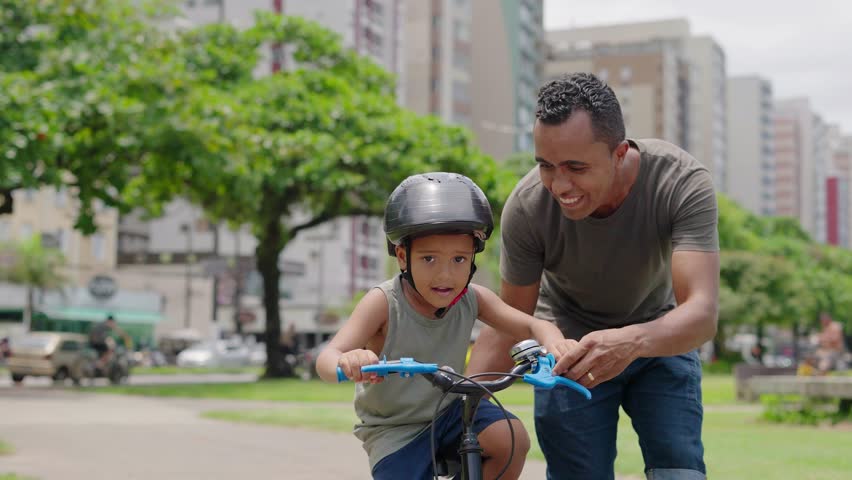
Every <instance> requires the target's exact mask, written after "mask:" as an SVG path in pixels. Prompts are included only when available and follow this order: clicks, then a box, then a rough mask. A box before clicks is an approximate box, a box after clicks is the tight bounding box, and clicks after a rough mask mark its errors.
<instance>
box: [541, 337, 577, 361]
mask: <svg viewBox="0 0 852 480" xmlns="http://www.w3.org/2000/svg"><path fill="white" fill-rule="evenodd" d="M577 345H579V342H577V341H576V340H571V339H570V338H563V339H562V340H558V341H556V342H549V343H546V344H545V345H544V348H545V349H546V350H547V353H552V354H553V356H554V357H555V358H556V361H557V362H558V361H559V359H560V358H562V356H563V355H565V354H567V353H569V352H570V351H572V350H574V349H575V348H576V347H577Z"/></svg>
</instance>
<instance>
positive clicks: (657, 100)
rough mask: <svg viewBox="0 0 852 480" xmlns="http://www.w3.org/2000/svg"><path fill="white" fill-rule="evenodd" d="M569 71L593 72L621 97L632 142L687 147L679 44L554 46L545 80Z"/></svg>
mask: <svg viewBox="0 0 852 480" xmlns="http://www.w3.org/2000/svg"><path fill="white" fill-rule="evenodd" d="M569 72H591V73H594V74H595V75H597V76H598V78H600V79H601V80H603V81H604V82H607V84H608V85H609V86H610V87H611V88H612V89H613V92H615V95H616V97H618V101H619V104H620V105H621V112H622V115H623V116H624V126H625V129H626V131H627V135H628V136H629V137H633V138H649V137H653V138H660V139H663V140H666V141H668V142H671V143H674V144H676V145H681V146H685V145H687V142H688V138H687V134H688V133H689V130H688V125H689V118H688V113H689V111H688V104H687V100H688V94H689V86H688V78H687V73H688V65H687V64H686V63H685V62H684V61H683V59H682V55H681V47H680V45H679V44H678V42H674V41H670V40H648V41H644V42H638V43H630V44H623V45H589V44H588V43H584V42H578V43H573V44H572V43H561V44H558V45H557V44H551V50H550V54H549V57H548V62H547V65H546V67H545V73H544V76H545V79H546V80H553V79H555V78H558V77H561V76H562V75H565V74H566V73H569Z"/></svg>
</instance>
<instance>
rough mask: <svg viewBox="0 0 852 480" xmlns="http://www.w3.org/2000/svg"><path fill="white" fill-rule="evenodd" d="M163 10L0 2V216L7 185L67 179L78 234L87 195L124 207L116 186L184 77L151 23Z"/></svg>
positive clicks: (7, 199)
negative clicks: (74, 201) (0, 24)
mask: <svg viewBox="0 0 852 480" xmlns="http://www.w3.org/2000/svg"><path fill="white" fill-rule="evenodd" d="M169 12H174V10H171V9H170V8H169V7H168V6H167V5H166V2H153V1H148V2H132V1H129V0H88V1H85V2H83V1H81V2H69V1H64V0H3V1H0V18H2V20H3V32H2V35H0V111H2V112H3V113H2V114H0V145H2V151H0V155H2V158H3V161H2V162H0V199H2V201H0V214H3V213H11V212H12V209H13V203H12V198H13V197H12V192H13V191H15V190H17V189H23V188H41V187H44V186H53V187H56V188H59V187H64V186H68V187H70V190H71V192H72V193H73V194H75V195H76V196H77V197H78V198H79V200H80V212H79V215H78V218H77V222H76V225H75V227H76V228H78V229H80V230H81V231H83V232H85V233H91V232H93V231H95V230H96V225H95V224H94V205H93V202H94V200H95V199H100V200H101V201H103V202H104V203H105V204H106V205H109V206H113V207H118V208H121V209H122V210H126V209H127V207H128V206H127V205H126V204H125V203H123V202H122V190H123V189H124V186H125V184H126V182H127V180H128V179H129V178H131V177H132V176H133V175H134V174H135V169H136V168H137V167H136V165H137V164H138V163H139V162H140V161H141V160H142V159H143V158H144V157H145V155H146V148H147V145H148V143H149V142H147V141H146V140H147V139H146V137H147V136H148V135H149V133H151V131H152V130H153V129H154V127H155V126H157V125H159V124H161V123H162V115H165V114H167V113H168V109H169V107H170V102H169V99H168V98H167V94H170V93H172V92H179V91H180V90H181V88H182V86H184V85H187V84H189V83H190V82H188V81H187V79H191V78H192V75H191V72H187V71H186V69H185V68H182V65H176V64H175V61H174V57H173V56H171V55H170V52H171V51H172V50H174V48H173V45H174V44H173V40H174V39H173V35H172V34H171V33H170V32H169V31H168V29H165V28H161V27H160V26H158V24H157V23H158V22H159V21H160V20H161V19H163V18H164V15H166V14H168V13H169Z"/></svg>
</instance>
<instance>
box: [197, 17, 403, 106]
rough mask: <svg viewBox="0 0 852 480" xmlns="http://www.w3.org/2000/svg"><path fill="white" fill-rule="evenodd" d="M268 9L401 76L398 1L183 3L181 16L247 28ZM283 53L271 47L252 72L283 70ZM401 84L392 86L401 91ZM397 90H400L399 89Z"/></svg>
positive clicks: (400, 21) (262, 73)
mask: <svg viewBox="0 0 852 480" xmlns="http://www.w3.org/2000/svg"><path fill="white" fill-rule="evenodd" d="M262 10H268V11H273V12H277V13H281V14H284V15H293V16H298V17H303V18H307V19H309V20H313V21H315V22H317V23H319V24H321V25H322V26H324V27H325V28H328V29H329V30H332V31H334V32H336V33H337V34H338V35H340V37H341V40H342V42H343V45H344V46H345V47H347V48H351V49H354V50H355V51H357V52H358V53H360V54H362V55H367V56H369V57H371V58H372V59H373V60H375V61H376V63H378V64H379V65H381V66H382V67H384V68H385V69H386V70H387V71H389V72H391V73H394V74H396V75H397V76H398V77H402V76H403V74H404V70H403V69H404V62H403V61H402V58H401V55H402V34H401V31H402V19H403V0H186V1H184V2H183V13H184V16H185V17H186V20H187V21H188V22H189V23H190V24H192V25H204V24H207V23H214V22H228V23H231V24H233V25H235V26H237V27H248V26H250V25H251V24H252V23H253V22H254V14H255V12H256V11H262ZM286 62H287V59H286V56H285V54H284V53H283V52H282V51H281V50H280V49H276V48H275V47H272V51H271V52H270V54H269V56H268V58H267V61H266V62H263V63H262V64H261V65H259V66H258V70H257V73H258V74H260V75H264V74H268V73H269V72H271V71H275V70H277V69H279V68H283V67H285V66H286V65H285V64H286ZM403 86H404V82H398V88H400V89H401V88H403ZM400 92H401V90H400Z"/></svg>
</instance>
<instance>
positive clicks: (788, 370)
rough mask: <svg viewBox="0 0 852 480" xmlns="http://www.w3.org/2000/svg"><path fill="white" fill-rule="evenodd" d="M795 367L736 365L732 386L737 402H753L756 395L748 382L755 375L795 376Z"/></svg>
mask: <svg viewBox="0 0 852 480" xmlns="http://www.w3.org/2000/svg"><path fill="white" fill-rule="evenodd" d="M795 374H796V367H767V366H765V365H753V364H748V363H738V364H736V365H734V380H735V383H734V386H735V390H736V394H737V400H745V401H747V402H754V401H756V400H757V394H756V393H755V392H752V391H751V388H750V386H749V381H750V380H751V379H752V378H754V377H755V376H757V375H795Z"/></svg>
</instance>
